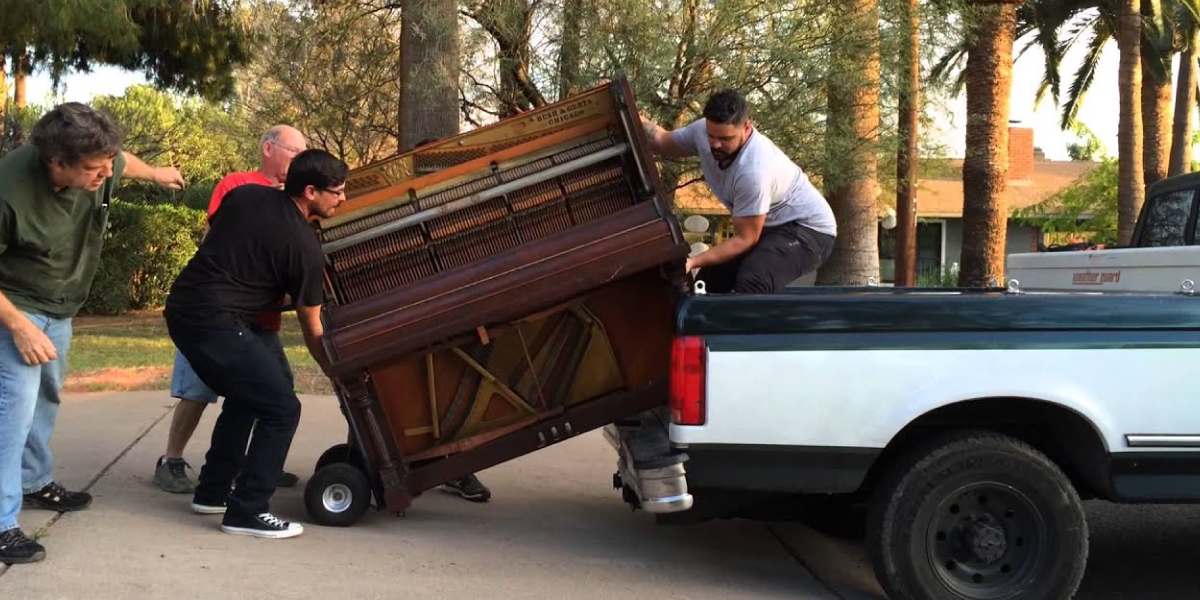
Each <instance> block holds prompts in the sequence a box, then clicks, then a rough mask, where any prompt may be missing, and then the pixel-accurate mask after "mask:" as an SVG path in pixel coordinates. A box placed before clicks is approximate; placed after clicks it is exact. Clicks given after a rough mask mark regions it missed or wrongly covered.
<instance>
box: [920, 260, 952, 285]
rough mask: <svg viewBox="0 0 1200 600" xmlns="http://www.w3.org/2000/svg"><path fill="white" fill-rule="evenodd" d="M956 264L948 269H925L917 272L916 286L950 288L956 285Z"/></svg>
mask: <svg viewBox="0 0 1200 600" xmlns="http://www.w3.org/2000/svg"><path fill="white" fill-rule="evenodd" d="M957 267H958V265H957V264H956V265H954V266H953V267H951V268H949V269H925V270H922V271H920V272H918V273H917V284H916V287H924V288H952V287H958V268H957Z"/></svg>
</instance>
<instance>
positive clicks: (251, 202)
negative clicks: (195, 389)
mask: <svg viewBox="0 0 1200 600" xmlns="http://www.w3.org/2000/svg"><path fill="white" fill-rule="evenodd" d="M347 173H348V169H347V167H346V163H344V162H342V161H340V160H338V159H337V158H335V157H334V156H333V155H331V154H329V153H327V152H324V151H321V150H307V151H305V152H301V153H300V154H298V155H297V156H296V157H295V159H293V161H292V164H291V167H290V168H289V169H288V175H287V182H286V183H285V184H284V189H283V190H282V191H281V190H277V189H275V188H271V187H266V186H261V185H253V184H250V185H243V186H240V187H238V188H236V189H234V190H233V191H231V192H229V194H228V195H227V196H226V197H225V200H224V201H223V202H222V203H221V207H220V208H219V209H218V210H217V212H215V213H214V214H213V216H212V217H211V219H210V220H209V233H208V236H207V237H205V238H204V241H203V242H202V243H201V245H200V248H199V249H198V250H197V251H196V255H195V256H194V257H192V260H191V261H189V262H188V264H187V266H185V267H184V268H183V271H181V272H180V273H179V277H178V278H177V279H176V280H175V283H174V285H172V286H171V293H170V295H168V296H167V302H166V307H165V309H164V311H163V315H164V316H165V317H166V320H167V331H168V333H170V335H171V340H172V341H173V342H175V346H176V347H177V348H179V351H180V352H181V353H183V355H184V357H185V358H187V360H188V362H189V363H190V364H191V365H192V367H193V368H194V369H195V371H196V374H198V375H199V376H200V378H201V379H202V380H203V381H204V382H205V383H206V384H207V385H208V386H209V387H210V388H212V390H213V391H215V392H216V393H217V394H218V395H221V396H224V397H225V403H224V404H223V405H222V407H221V415H220V416H219V417H217V422H216V425H215V426H214V428H213V434H212V446H211V447H210V448H209V450H208V453H207V454H206V455H205V457H204V461H205V463H204V466H203V467H202V468H201V469H200V484H199V485H198V486H197V487H196V491H195V494H194V496H193V499H192V509H193V510H195V511H196V512H199V513H202V514H224V515H225V516H224V517H223V519H222V521H221V529H222V530H223V531H225V532H226V533H234V534H243V535H253V536H257V537H266V538H286V537H293V536H296V535H300V534H301V533H302V532H303V531H304V529H303V527H301V526H300V525H299V524H298V523H289V522H287V521H283V520H281V519H278V518H276V517H275V516H274V515H272V514H271V512H270V510H269V503H270V499H271V496H272V494H274V493H275V484H276V482H277V480H278V479H279V473H280V472H281V471H282V470H283V462H284V459H285V457H286V456H287V452H288V449H289V447H290V446H291V443H292V436H293V435H295V433H296V426H297V424H298V423H299V422H300V401H299V399H297V398H296V393H295V391H294V390H293V388H292V381H291V377H290V374H289V371H288V369H287V364H286V361H285V360H284V357H282V356H280V355H278V353H277V352H273V351H272V350H271V349H269V348H268V347H267V346H266V345H265V344H263V343H262V341H261V340H260V339H259V338H258V337H257V336H255V335H254V334H253V333H252V332H251V330H250V327H249V323H250V322H251V321H252V320H253V319H254V317H255V315H257V314H258V313H260V312H261V311H262V310H264V309H266V308H269V307H272V306H275V304H276V302H277V301H278V300H279V298H281V297H282V296H283V295H284V294H288V295H289V296H291V298H292V299H293V301H294V303H295V306H296V315H297V317H298V319H299V321H300V328H301V330H302V331H303V333H304V341H305V342H306V344H307V345H308V351H309V352H310V353H311V354H312V356H313V358H314V359H316V361H317V363H318V364H319V365H320V366H321V368H322V370H325V371H326V372H328V367H329V362H328V358H327V357H326V355H325V351H324V349H323V347H322V346H321V335H322V333H323V330H322V326H321V317H320V315H321V304H322V302H323V300H324V288H323V281H324V279H323V274H324V271H323V265H324V255H323V253H322V252H321V246H320V243H319V242H318V241H317V238H316V235H315V234H314V233H313V231H312V229H311V227H310V226H309V224H308V220H309V218H310V217H314V216H319V217H330V216H333V214H334V212H335V210H336V209H337V207H338V205H340V204H341V203H342V202H344V201H345V200H346V195H345V187H346V176H347ZM256 422H257V423H256ZM251 430H253V436H251ZM247 440H249V448H248V449H247V445H246V443H247ZM243 456H244V460H243ZM239 471H240V474H239ZM235 478H236V479H237V481H236V487H235V489H234V490H233V491H232V492H231V491H230V488H231V486H233V484H234V479H235Z"/></svg>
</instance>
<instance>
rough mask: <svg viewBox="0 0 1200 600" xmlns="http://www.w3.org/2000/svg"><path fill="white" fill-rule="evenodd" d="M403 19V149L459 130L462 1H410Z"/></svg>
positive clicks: (401, 32) (405, 1)
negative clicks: (459, 34) (459, 22)
mask: <svg viewBox="0 0 1200 600" xmlns="http://www.w3.org/2000/svg"><path fill="white" fill-rule="evenodd" d="M401 10H402V11H403V12H402V13H401V14H402V20H401V23H400V56H401V67H400V149H401V150H402V151H406V150H410V149H412V148H413V147H414V146H416V144H417V142H419V141H421V140H422V139H425V138H441V137H446V136H451V135H455V134H457V133H458V122H459V96H458V76H459V43H458V10H457V3H455V2H445V1H444V0H404V2H403V8H402V9H401Z"/></svg>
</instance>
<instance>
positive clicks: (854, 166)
mask: <svg viewBox="0 0 1200 600" xmlns="http://www.w3.org/2000/svg"><path fill="white" fill-rule="evenodd" d="M833 9H834V10H835V11H836V12H835V15H837V17H838V20H839V21H840V22H841V23H843V24H844V25H845V30H844V31H843V32H841V33H842V35H840V36H839V39H838V52H840V53H841V54H842V56H843V57H844V58H845V60H846V61H847V64H851V65H856V66H857V67H858V70H857V71H855V72H846V71H842V72H839V73H837V74H831V76H830V78H829V82H828V94H829V96H828V103H829V126H828V132H827V136H828V140H829V144H828V147H827V152H830V154H831V156H830V163H831V164H836V165H838V167H837V168H835V169H832V170H831V172H830V173H827V174H826V177H825V190H826V195H827V197H828V198H829V204H830V206H831V207H832V208H833V212H834V215H835V216H836V218H837V222H838V236H837V241H836V242H835V243H834V247H833V253H832V254H831V255H830V257H829V260H828V261H827V262H826V263H825V265H824V266H822V267H821V269H820V271H818V273H817V283H818V284H819V285H862V284H864V283H866V281H867V280H868V278H870V277H878V276H879V243H878V234H879V230H878V226H879V221H878V219H877V217H876V214H877V213H876V211H877V208H876V206H877V205H876V202H877V201H878V195H879V183H878V162H877V160H878V158H877V154H876V147H877V141H878V136H879V77H880V74H879V73H880V57H879V43H880V42H879V1H878V0H843V1H842V2H839V3H836V4H835V5H834V6H833Z"/></svg>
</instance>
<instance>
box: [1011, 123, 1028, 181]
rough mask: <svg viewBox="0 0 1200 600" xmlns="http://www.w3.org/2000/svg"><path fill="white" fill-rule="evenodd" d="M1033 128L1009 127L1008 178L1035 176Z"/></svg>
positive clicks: (1017, 179) (1021, 178)
mask: <svg viewBox="0 0 1200 600" xmlns="http://www.w3.org/2000/svg"><path fill="white" fill-rule="evenodd" d="M1033 158H1034V157H1033V128H1031V127H1011V126H1010V127H1009V128H1008V180H1009V181H1028V180H1030V179H1032V178H1033Z"/></svg>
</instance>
